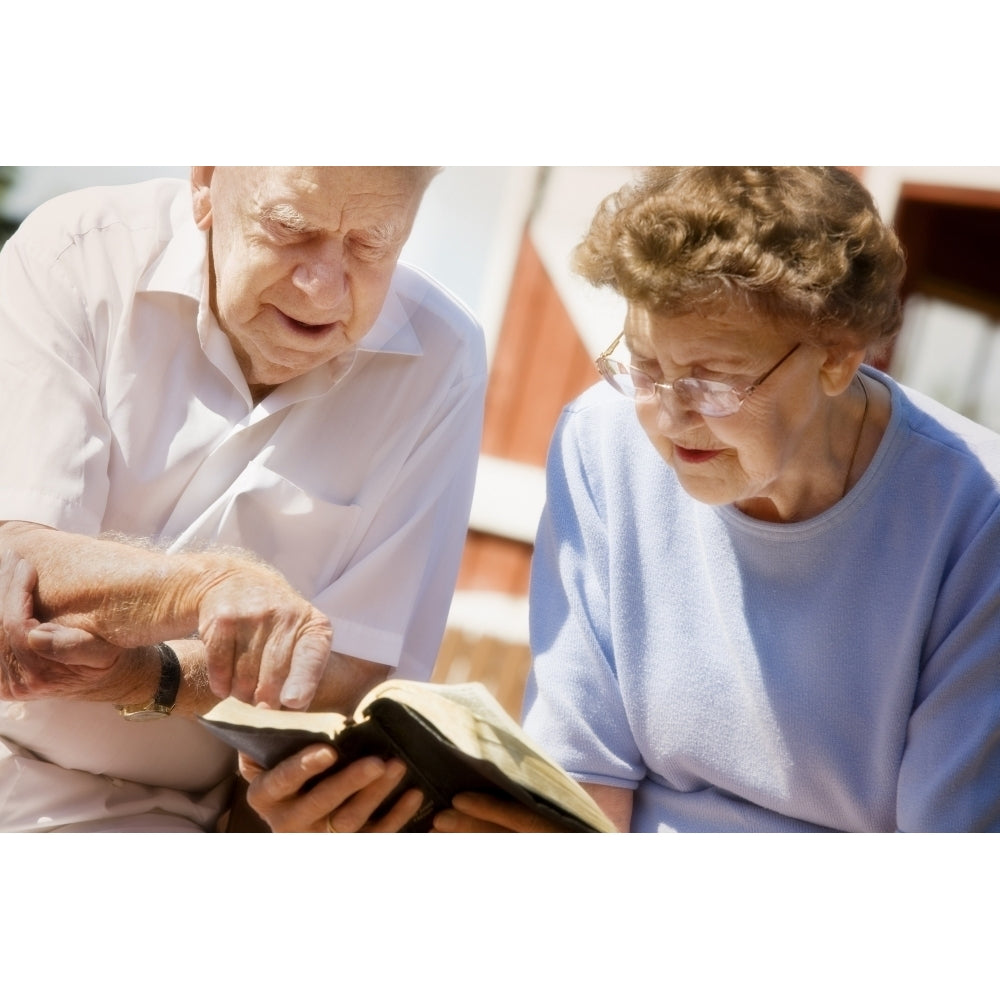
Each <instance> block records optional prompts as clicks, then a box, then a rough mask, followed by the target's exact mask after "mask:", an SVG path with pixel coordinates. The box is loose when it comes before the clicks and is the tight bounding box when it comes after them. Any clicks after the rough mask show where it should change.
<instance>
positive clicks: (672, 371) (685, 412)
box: [625, 305, 849, 521]
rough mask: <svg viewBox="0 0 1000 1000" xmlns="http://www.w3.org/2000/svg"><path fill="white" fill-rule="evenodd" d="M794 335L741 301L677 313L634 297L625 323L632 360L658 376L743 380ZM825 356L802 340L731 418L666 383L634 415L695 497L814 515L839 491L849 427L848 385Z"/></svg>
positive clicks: (752, 377) (743, 383)
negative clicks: (705, 409)
mask: <svg viewBox="0 0 1000 1000" xmlns="http://www.w3.org/2000/svg"><path fill="white" fill-rule="evenodd" d="M796 343H798V338H797V337H796V336H795V333H794V331H792V330H789V329H787V328H786V329H782V328H779V327H776V326H775V325H774V324H773V323H771V322H769V321H767V320H764V319H761V318H760V317H758V316H755V315H753V314H752V313H748V312H746V311H745V310H742V309H738V308H735V307H733V308H729V309H726V310H725V311H722V312H719V313H716V314H714V315H698V314H690V315H686V316H680V317H672V316H663V315H660V314H657V313H654V312H650V311H649V310H646V309H644V308H642V307H639V306H635V305H630V306H629V310H628V316H627V319H626V323H625V345H626V347H627V348H628V350H629V352H630V354H631V363H632V364H633V365H634V366H635V367H637V368H639V369H640V370H642V371H643V372H645V373H646V374H647V375H649V376H650V377H651V378H653V379H654V380H655V381H656V382H660V383H669V382H672V381H673V380H674V379H677V378H681V377H683V376H691V377H695V378H704V379H712V380H715V381H720V382H727V383H730V384H732V385H736V386H738V387H740V388H745V387H747V386H749V385H750V384H752V383H754V382H755V381H757V380H758V379H759V378H760V377H761V375H763V374H764V373H765V372H767V371H768V370H769V369H770V368H772V367H773V366H774V365H775V364H776V363H777V362H778V361H779V360H780V359H781V358H782V357H783V356H784V355H786V354H788V352H789V351H790V350H791V349H792V348H793V347H795V345H796ZM828 355H829V352H827V351H825V350H823V349H821V348H818V347H814V346H810V345H807V344H803V345H802V346H801V347H799V348H798V349H797V350H795V351H794V352H793V353H792V354H791V355H790V356H789V357H788V358H787V359H786V360H784V361H783V362H782V363H781V364H780V365H779V366H778V368H776V369H775V370H774V371H773V372H772V373H771V374H770V375H769V376H768V377H767V378H766V380H765V381H764V382H763V383H762V384H761V385H760V386H759V388H757V389H756V390H755V391H754V392H753V394H752V395H750V396H749V397H748V398H747V399H746V400H745V401H744V402H743V405H742V407H741V408H740V409H739V410H738V411H737V412H736V413H735V414H732V415H731V416H726V417H707V416H703V415H702V414H700V413H698V412H696V411H694V410H691V409H687V408H685V407H684V405H683V404H681V403H680V402H679V401H678V399H677V394H676V393H674V392H669V391H662V390H661V391H658V392H657V393H656V395H655V396H653V397H652V398H651V399H649V400H648V401H645V402H637V403H636V413H637V415H638V418H639V422H640V424H641V425H642V428H643V430H644V431H645V432H646V434H647V436H648V437H649V440H650V441H651V442H652V444H653V446H654V447H655V448H656V450H657V451H658V452H659V453H660V455H661V456H662V458H663V459H664V461H665V462H667V464H668V465H670V466H671V468H673V469H674V471H675V472H676V473H677V478H678V480H679V481H680V484H681V486H682V487H683V488H684V490H685V491H686V492H687V493H689V494H690V495H691V496H692V497H694V498H695V499H696V500H700V501H702V502H703V503H707V504H713V505H719V504H735V505H736V506H737V507H738V508H739V509H740V510H742V511H744V512H745V513H747V514H749V515H750V516H752V517H758V518H761V519H763V520H770V521H775V520H777V521H786V520H800V519H804V518H805V517H810V516H814V515H815V514H817V513H819V512H820V511H821V510H824V509H826V507H828V506H830V505H831V504H832V503H833V502H836V500H839V499H840V493H839V492H837V491H838V490H839V489H840V487H841V486H842V480H841V477H842V474H843V468H844V464H843V458H842V457H841V454H840V453H841V451H842V448H843V445H842V440H841V438H842V435H843V434H844V433H848V432H849V427H848V426H847V421H846V420H845V419H844V417H843V414H841V413H840V411H839V408H838V406H837V405H836V404H835V400H836V398H837V397H839V395H840V394H841V393H842V392H843V390H844V388H846V385H842V384H841V383H842V379H838V378H831V377H830V376H831V371H830V368H831V365H832V364H833V362H832V359H831V358H830V357H829V356H828ZM847 384H849V378H848V383H847Z"/></svg>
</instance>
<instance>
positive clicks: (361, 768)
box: [239, 744, 423, 833]
mask: <svg viewBox="0 0 1000 1000" xmlns="http://www.w3.org/2000/svg"><path fill="white" fill-rule="evenodd" d="M336 760H337V753H336V751H335V750H334V749H333V748H332V747H329V746H326V745H325V744H316V745H314V746H311V747H306V749H305V750H302V751H300V752H299V753H297V754H294V755H292V756H291V757H289V758H287V759H286V760H283V761H282V762H281V763H280V764H277V765H276V766H275V767H273V768H271V770H269V771H265V770H264V769H263V768H261V767H260V766H259V765H257V764H255V763H254V762H253V761H252V760H250V759H249V758H248V757H246V756H245V755H244V754H240V758H239V763H240V774H242V775H243V777H244V778H245V779H246V780H247V782H248V783H249V787H248V788H247V802H248V803H249V804H250V806H251V807H252V808H253V809H254V810H256V812H257V813H258V814H259V815H260V816H261V817H262V818H263V819H264V821H265V822H266V823H267V824H268V826H270V827H271V829H272V830H274V831H275V832H276V833H397V832H399V831H400V830H401V829H402V828H403V827H404V826H405V825H406V824H407V823H408V822H409V821H410V820H411V819H412V818H413V817H414V816H415V815H416V814H417V812H418V811H419V809H420V806H421V804H422V803H423V794H422V793H421V792H420V791H419V790H418V789H416V788H411V789H409V790H408V791H406V792H404V793H403V794H402V795H401V796H400V798H399V801H398V802H396V804H395V805H394V806H393V807H392V808H391V809H390V810H389V812H388V813H386V815H385V816H383V817H381V818H380V819H379V820H377V821H375V822H372V819H371V817H372V813H374V812H375V810H376V809H377V808H378V807H379V806H380V805H381V804H382V802H383V801H384V800H385V798H386V797H387V796H388V795H390V794H391V793H392V792H393V791H394V790H395V788H396V786H397V785H398V784H399V783H400V781H401V780H402V779H403V777H404V775H405V774H406V766H405V765H404V764H403V762H402V761H399V760H389V761H384V760H381V759H379V758H378V757H366V758H364V759H362V760H357V761H354V762H353V763H352V764H348V765H347V766H346V767H345V768H343V769H342V770H340V771H337V772H336V773H335V774H332V775H330V777H328V778H324V779H323V780H322V781H320V782H319V783H318V784H317V785H315V786H314V787H313V788H310V789H309V790H308V791H306V792H303V791H302V786H303V785H304V784H305V783H306V782H307V781H308V780H309V779H310V778H314V777H316V776H317V775H320V774H322V773H323V772H324V771H326V770H328V769H329V768H331V767H332V766H333V765H334V763H336Z"/></svg>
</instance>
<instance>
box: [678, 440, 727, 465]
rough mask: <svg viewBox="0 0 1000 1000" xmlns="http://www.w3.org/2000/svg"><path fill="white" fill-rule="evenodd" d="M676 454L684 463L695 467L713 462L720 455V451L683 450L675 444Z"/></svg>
mask: <svg viewBox="0 0 1000 1000" xmlns="http://www.w3.org/2000/svg"><path fill="white" fill-rule="evenodd" d="M674 454H676V455H677V457H678V458H679V459H680V460H681V461H682V462H690V463H691V464H693V465H697V464H698V463H699V462H708V461H711V460H712V459H713V458H715V456H716V455H718V454H719V451H718V449H713V450H711V451H709V450H706V449H703V448H682V447H681V446H680V445H679V444H675V445H674Z"/></svg>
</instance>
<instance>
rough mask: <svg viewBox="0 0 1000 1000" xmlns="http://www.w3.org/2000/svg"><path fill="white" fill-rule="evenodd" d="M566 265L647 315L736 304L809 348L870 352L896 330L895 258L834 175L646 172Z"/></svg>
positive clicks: (866, 201) (613, 199) (864, 202)
mask: <svg viewBox="0 0 1000 1000" xmlns="http://www.w3.org/2000/svg"><path fill="white" fill-rule="evenodd" d="M573 266H574V269H575V270H576V271H577V272H578V273H579V274H581V275H583V277H585V278H586V279H587V280H588V281H590V282H591V283H592V284H594V285H597V286H607V287H610V288H613V289H614V290H615V291H617V292H618V293H619V294H620V295H622V296H624V297H625V298H626V299H627V300H629V301H630V302H635V303H637V304H639V305H642V306H644V307H645V308H648V309H651V310H654V311H656V312H661V313H666V314H668V315H680V314H684V313H689V312H695V311H697V312H706V313H711V312H715V311H717V310H721V309H724V308H726V307H727V306H730V305H733V304H738V305H740V306H742V307H744V308H747V309H749V310H751V311H753V312H755V313H758V314H761V315H765V316H767V317H769V318H771V319H773V320H775V321H778V322H781V323H782V324H785V323H789V324H793V325H794V326H796V327H797V331H798V334H799V336H800V337H801V338H802V339H803V340H811V341H814V342H816V343H826V344H829V343H833V342H844V341H847V342H849V343H851V344H853V345H857V346H859V347H860V346H865V347H867V348H868V349H869V350H870V351H872V350H875V349H877V348H879V347H881V346H884V345H885V344H887V343H888V342H889V340H891V339H892V337H893V336H894V335H895V334H896V332H897V331H898V330H899V326H900V323H901V320H902V305H901V302H900V296H899V288H900V284H901V283H902V280H903V274H904V272H905V269H906V265H905V261H904V257H903V251H902V248H901V247H900V244H899V241H898V240H897V239H896V236H895V234H894V233H893V232H892V230H891V229H890V228H889V227H888V226H887V225H886V224H885V223H884V222H883V221H882V219H881V217H880V215H879V213H878V209H877V208H876V207H875V203H874V202H873V200H872V197H871V195H870V194H869V193H868V191H867V189H866V188H865V187H864V186H863V185H862V184H861V183H860V182H859V181H858V180H857V179H856V178H855V177H854V176H853V175H852V174H850V173H848V172H847V171H845V170H842V169H839V168H837V167H650V168H647V169H646V170H645V171H643V172H642V173H641V174H640V176H639V178H638V179H637V180H636V181H635V182H634V183H632V184H628V185H626V186H625V187H623V188H622V189H621V190H620V191H618V192H617V193H616V194H613V195H610V196H609V197H608V198H605V199H604V201H603V202H602V203H601V205H600V207H599V208H598V210H597V214H596V215H595V216H594V220H593V222H592V223H591V227H590V231H589V233H588V234H587V236H586V238H585V239H584V240H583V242H582V243H580V245H579V246H578V247H577V248H576V251H575V253H574V255H573Z"/></svg>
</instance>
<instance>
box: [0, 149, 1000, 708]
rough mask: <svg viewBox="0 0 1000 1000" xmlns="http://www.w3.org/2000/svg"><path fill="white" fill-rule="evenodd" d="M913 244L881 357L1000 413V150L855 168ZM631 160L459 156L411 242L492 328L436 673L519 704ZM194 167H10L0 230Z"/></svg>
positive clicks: (901, 375) (609, 303)
mask: <svg viewBox="0 0 1000 1000" xmlns="http://www.w3.org/2000/svg"><path fill="white" fill-rule="evenodd" d="M848 169H850V170H852V171H853V172H854V173H856V174H857V176H859V177H860V178H861V180H862V181H863V182H864V183H865V184H867V186H868V187H869V189H870V190H871V191H872V194H873V195H874V197H875V200H876V202H877V203H878V205H879V208H880V210H881V212H882V214H883V216H884V217H885V218H886V219H887V220H889V221H891V222H892V223H893V224H894V225H895V227H896V230H897V232H898V233H899V236H900V238H901V240H902V242H903V244H904V246H905V248H906V252H907V258H908V274H907V279H906V284H905V287H904V297H905V319H904V325H903V330H902V332H901V334H900V336H899V338H898V340H897V342H896V344H895V345H894V347H893V350H892V353H891V354H890V355H889V356H887V357H886V358H884V359H881V360H880V364H881V365H882V366H883V367H885V368H886V369H887V370H888V371H890V373H891V374H893V375H894V376H895V377H896V378H898V379H899V380H900V381H901V382H903V383H905V384H907V385H910V386H912V387H914V388H917V389H920V390H921V391H923V392H925V393H927V394H928V395H931V396H934V397H935V398H937V399H939V400H941V401H942V402H943V403H945V404H947V405H948V406H951V407H952V408H954V409H956V410H959V411H960V412H963V413H965V414H967V415H968V416H970V417H972V418H973V419H974V420H977V421H979V422H980V423H983V424H986V425H987V426H990V427H992V428H994V429H996V430H1000V336H998V333H1000V167H988V166H980V167H900V166H896V167H893V166H882V167H876V166H868V167H850V168H848ZM632 173H633V169H632V168H629V167H528V166H525V167H516V166H513V167H512V166H503V167H489V166H474V167H471V166H470V167H448V168H447V169H446V170H445V171H444V172H443V173H442V174H441V175H440V176H439V177H437V178H436V179H435V180H434V182H433V183H432V185H431V187H430V189H429V190H428V193H427V196H426V198H425V200H424V204H423V207H422V208H421V212H420V216H419V218H418V220H417V224H416V226H415V228H414V231H413V234H412V236H411V238H410V240H409V242H408V243H407V245H406V248H405V249H404V252H403V258H404V259H405V260H408V261H409V262H411V263H413V264H416V265H417V266H419V267H421V268H423V269H424V270H426V271H428V272H429V273H430V274H432V275H433V276H434V277H435V278H437V279H438V280H439V281H440V282H442V283H443V284H444V285H446V286H447V287H449V288H450V289H451V290H452V291H453V292H454V293H455V294H456V295H457V296H458V297H459V298H460V299H462V300H463V301H464V302H465V303H466V304H467V305H468V306H469V308H470V309H471V310H472V311H473V312H474V313H475V314H476V315H477V316H478V317H479V318H480V320H481V321H482V323H483V325H484V328H485V331H486V341H487V351H488V357H489V363H490V382H489V389H488V393H487V401H486V421H485V429H484V435H483V445H482V453H481V456H480V464H479V474H478V478H477V484H476V495H475V499H474V502H473V509H472V515H471V518H470V524H469V533H468V540H467V544H466V550H465V555H464V559H463V563H462V567H461V570H460V574H459V580H458V588H457V591H456V594H455V598H454V601H453V604H452V608H451V614H450V617H449V623H448V629H447V632H446V634H445V640H444V642H443V644H442V648H441V653H440V656H439V660H438V665H437V668H436V671H435V679H437V680H442V681H451V682H457V681H463V680H480V681H482V682H483V683H485V684H486V685H487V686H488V687H489V688H491V690H492V691H493V692H494V694H495V695H496V696H497V697H498V698H499V700H500V701H501V702H502V703H503V704H504V706H505V707H506V708H507V709H508V711H510V712H511V714H513V715H514V716H515V717H517V716H518V715H519V713H520V708H521V698H522V693H523V686H524V679H525V676H526V674H527V670H528V666H529V659H530V658H529V653H528V645H527V640H528V630H527V593H528V573H529V566H530V559H531V551H532V540H533V538H534V531H535V525H536V523H537V520H538V515H539V513H540V510H541V507H542V504H543V502H544V496H545V488H544V477H543V466H544V462H545V453H546V449H547V446H548V441H549V437H550V435H551V432H552V429H553V427H554V425H555V422H556V419H557V418H558V415H559V412H560V410H561V409H562V407H563V406H564V405H565V404H566V403H567V402H568V401H569V400H571V399H572V398H573V397H575V396H576V395H577V394H579V393H580V392H581V391H582V390H583V389H584V388H586V387H587V386H589V385H591V384H592V383H593V382H595V381H596V379H597V375H596V371H595V369H594V366H593V358H594V357H596V356H597V354H599V353H600V352H601V351H602V350H603V349H604V348H605V347H606V346H607V345H608V343H610V341H611V340H612V339H613V338H614V337H615V336H616V335H617V333H618V332H619V330H620V329H621V321H622V318H623V316H624V306H623V304H622V303H621V302H620V301H618V300H617V299H616V298H615V296H613V295H611V294H609V293H599V292H596V291H595V290H593V289H591V288H590V287H589V286H588V285H586V284H585V283H584V282H583V281H582V280H581V279H578V278H576V277H575V276H574V275H573V274H571V272H570V270H569V266H568V258H569V254H570V252H571V250H572V248H573V246H574V245H575V244H576V243H577V242H578V240H579V239H580V237H581V236H582V235H583V233H584V232H585V231H586V228H587V225H588V223H589V221H590V218H591V216H592V215H593V212H594V209H595V208H596V206H597V204H598V203H599V201H600V200H601V198H603V197H604V196H605V195H607V194H610V193H611V192H612V191H614V190H616V189H617V188H618V187H619V186H621V184H622V183H624V182H626V181H627V180H628V179H629V177H630V176H631V175H632ZM186 175H187V168H186V167H179V166H173V167H96V166H87V167H41V166H34V167H33V166H18V167H0V242H2V241H3V240H4V239H5V238H6V237H7V236H8V235H9V234H10V233H11V232H13V230H14V229H15V228H16V227H17V225H18V224H19V223H20V221H21V220H22V219H23V218H24V217H25V216H26V215H27V214H28V213H29V212H30V211H31V210H32V209H33V208H34V207H36V206H37V205H39V204H40V203H41V202H43V201H45V200H47V199H48V198H51V197H53V196H55V195H57V194H60V193H62V192H64V191H67V190H71V189H74V188H79V187H87V186H91V185H95V184H119V183H129V182H132V181H137V180H143V179H146V178H149V177H156V176H177V177H185V176H186Z"/></svg>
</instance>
